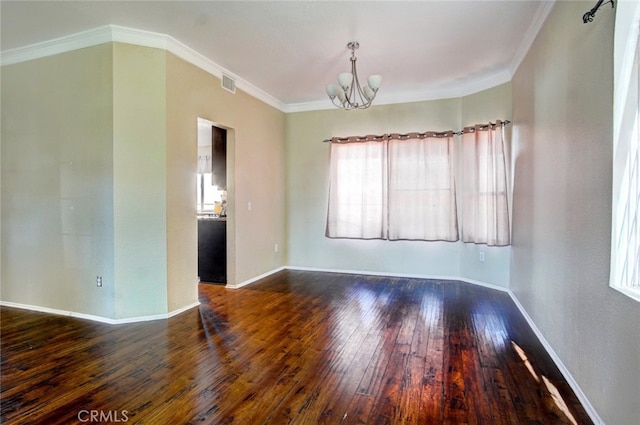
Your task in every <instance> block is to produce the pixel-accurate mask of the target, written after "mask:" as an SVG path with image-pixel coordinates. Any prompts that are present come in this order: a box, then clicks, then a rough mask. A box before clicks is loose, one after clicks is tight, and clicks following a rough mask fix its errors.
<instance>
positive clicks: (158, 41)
mask: <svg viewBox="0 0 640 425" xmlns="http://www.w3.org/2000/svg"><path fill="white" fill-rule="evenodd" d="M555 2H556V0H548V1H542V2H540V5H539V6H538V9H537V12H536V15H535V16H534V19H533V22H532V23H531V25H530V26H529V29H528V30H527V33H526V35H525V37H524V39H523V40H522V43H520V46H519V48H518V50H517V51H516V54H515V56H514V58H513V60H512V61H511V64H510V66H509V68H508V69H507V70H501V71H498V72H495V73H493V74H489V75H486V74H485V75H481V76H478V77H476V78H473V79H469V80H467V81H462V82H460V83H459V85H458V86H456V87H454V88H446V87H432V88H428V89H425V90H414V91H411V92H405V93H395V94H391V93H389V94H384V95H381V96H378V97H377V98H376V106H380V105H391V104H398V103H411V102H423V101H429V100H439V99H450V98H456V97H464V96H468V95H471V94H474V93H477V92H480V91H483V90H486V89H489V88H492V87H495V86H498V85H500V84H504V83H507V82H509V81H511V79H512V78H513V76H514V75H515V72H516V71H517V69H518V67H519V66H520V63H521V62H522V61H523V60H524V58H525V56H526V54H527V52H528V51H529V49H530V48H531V45H532V44H533V42H534V40H535V38H536V36H537V35H538V33H539V32H540V29H541V28H542V26H543V25H544V22H545V21H546V19H547V17H548V16H549V13H550V12H551V10H552V9H553V6H554V5H555ZM109 42H118V43H126V44H133V45H138V46H144V47H151V48H156V49H162V50H165V51H167V52H170V53H172V54H174V55H176V56H177V57H179V58H181V59H183V60H185V61H186V62H189V63H191V64H192V65H194V66H197V67H198V68H200V69H202V70H203V71H205V72H207V73H209V74H211V75H213V76H215V77H217V78H219V79H222V74H223V73H224V74H226V75H228V76H230V77H232V78H233V79H234V80H235V81H236V87H237V88H238V89H240V90H242V91H244V92H245V93H247V94H248V95H250V96H252V97H254V98H256V99H258V100H260V101H262V102H264V103H266V104H267V105H270V106H272V107H274V108H276V109H278V110H280V111H282V112H285V113H290V112H306V111H319V110H329V109H335V107H334V106H333V105H332V104H331V102H329V101H328V100H327V101H324V100H322V101H312V102H301V103H291V104H285V103H283V102H282V101H280V100H279V99H277V98H275V97H274V96H272V95H270V94H269V93H267V92H265V91H264V90H262V89H260V88H259V87H257V86H255V85H254V84H252V83H251V82H249V81H246V80H244V79H242V78H241V77H239V76H237V75H235V74H234V73H233V72H231V71H229V70H227V69H225V68H223V67H221V66H220V65H218V64H217V63H215V62H213V61H212V60H210V59H208V58H207V57H205V56H204V55H202V54H201V53H199V52H197V51H195V50H194V49H192V48H191V47H189V46H187V45H186V44H184V43H182V42H180V41H179V40H176V39H175V38H173V37H171V36H169V35H167V34H161V33H156V32H151V31H144V30H140V29H136V28H128V27H122V26H119V25H106V26H102V27H97V28H93V29H90V30H86V31H82V32H78V33H75V34H71V35H68V36H64V37H59V38H55V39H52V40H47V41H44V42H40V43H34V44H30V45H27V46H24V47H19V48H15V49H10V50H6V51H3V52H0V66H5V65H12V64H16V63H20V62H26V61H29V60H33V59H38V58H43V57H47V56H53V55H57V54H61V53H65V52H70V51H73V50H77V49H82V48H85V47H91V46H95V45H98V44H103V43H109Z"/></svg>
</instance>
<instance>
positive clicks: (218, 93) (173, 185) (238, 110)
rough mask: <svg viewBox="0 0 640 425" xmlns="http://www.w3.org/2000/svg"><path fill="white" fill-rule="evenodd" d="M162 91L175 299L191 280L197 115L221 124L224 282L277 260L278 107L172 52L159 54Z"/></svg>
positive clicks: (190, 288) (280, 232)
mask: <svg viewBox="0 0 640 425" xmlns="http://www.w3.org/2000/svg"><path fill="white" fill-rule="evenodd" d="M167 99H168V100H167V105H168V108H167V147H168V156H167V160H168V163H167V237H168V240H169V243H168V247H169V254H168V255H169V262H168V268H169V281H170V289H169V295H170V296H169V299H170V304H171V303H175V304H176V305H179V304H183V303H184V301H183V297H185V294H189V296H194V295H195V292H194V291H195V286H194V285H193V282H195V281H196V280H197V222H196V191H195V187H196V186H195V185H196V175H195V173H196V158H197V119H198V117H201V118H205V119H207V120H209V121H212V122H214V123H216V124H217V125H219V126H221V127H223V128H227V129H228V134H227V142H228V146H227V164H228V170H227V175H228V179H227V180H228V191H227V192H228V193H227V196H228V202H229V207H228V208H229V218H228V221H227V232H228V234H229V235H230V236H229V237H228V239H229V246H228V257H230V262H229V265H230V268H229V269H228V271H227V272H228V274H229V276H228V277H229V283H230V284H231V285H235V284H241V283H243V282H244V281H246V280H248V279H252V278H254V277H256V276H259V275H261V274H263V273H267V272H270V271H272V270H274V269H277V268H279V267H282V266H284V265H285V260H286V251H285V249H284V245H285V243H286V236H285V232H286V225H285V220H286V211H285V202H284V197H285V195H284V188H285V165H284V161H285V154H284V147H285V146H284V113H283V112H280V111H278V110H277V109H274V108H272V107H270V106H268V105H266V104H265V103H263V102H261V101H259V100H257V99H255V98H254V97H251V96H249V95H247V94H246V93H244V92H242V91H240V90H238V91H237V92H236V94H232V93H230V92H228V91H226V90H224V89H222V88H221V87H220V80H219V79H218V78H216V77H214V76H212V75H211V74H208V73H206V72H204V71H203V70H201V69H199V68H196V67H195V66H193V65H191V64H189V63H187V62H185V61H183V60H181V59H179V58H177V57H175V56H174V55H168V58H167ZM249 202H251V205H252V207H251V210H249V209H248V203H249ZM275 244H278V245H279V250H278V252H277V253H276V252H274V245H275Z"/></svg>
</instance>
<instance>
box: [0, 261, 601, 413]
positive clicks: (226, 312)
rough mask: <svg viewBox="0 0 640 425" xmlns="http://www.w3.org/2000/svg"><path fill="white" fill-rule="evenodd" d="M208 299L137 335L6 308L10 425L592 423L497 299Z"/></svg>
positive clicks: (349, 281)
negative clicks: (108, 424)
mask: <svg viewBox="0 0 640 425" xmlns="http://www.w3.org/2000/svg"><path fill="white" fill-rule="evenodd" d="M200 299H201V302H202V304H201V306H200V307H199V308H194V309H191V310H189V311H186V312H184V313H182V314H180V315H178V316H175V317H172V318H171V319H168V320H159V321H154V322H145V323H135V324H125V325H106V324H99V323H94V322H90V321H86V320H79V319H74V318H69V317H63V316H55V315H49V314H43V313H35V312H29V311H24V310H18V309H12V308H5V307H3V308H2V309H0V314H1V330H2V338H1V341H2V347H1V350H2V365H1V367H2V386H1V403H2V417H1V418H2V423H3V424H47V425H51V424H77V423H97V422H101V423H124V422H126V423H136V424H152V425H156V424H172V425H173V424H187V423H192V424H195V423H206V424H248V425H254V424H278V425H279V424H289V423H291V424H441V423H446V424H466V423H468V424H491V425H494V424H571V423H574V424H590V423H591V421H590V420H589V417H588V415H587V414H586V412H585V410H584V409H583V408H582V406H581V405H580V403H579V401H578V400H577V398H576V397H575V395H574V394H573V392H572V390H571V389H570V387H569V385H568V384H567V383H566V381H565V380H564V378H563V377H562V375H561V374H560V372H559V371H558V370H557V368H556V367H555V365H554V364H553V362H552V361H551V359H550V358H549V356H548V354H547V353H546V352H545V350H544V349H543V347H542V345H541V344H540V343H539V341H538V340H537V338H536V337H535V334H534V333H533V331H532V330H531V329H530V328H529V326H528V324H527V323H526V321H525V320H524V318H523V317H522V316H521V314H520V313H519V311H518V310H517V308H516V306H515V305H514V304H513V302H512V301H511V299H510V298H509V296H508V295H507V294H506V293H503V292H500V291H495V290H491V289H487V288H483V287H478V286H474V285H471V284H466V283H462V282H454V281H434V280H423V279H401V278H385V277H372V276H359V275H347V274H333V273H317V272H302V271H282V272H279V273H276V274H274V275H272V276H270V277H268V278H266V279H263V280H261V281H260V282H257V283H254V284H252V285H250V286H248V287H245V288H242V289H237V290H230V289H226V288H224V287H220V286H216V285H202V284H201V285H200ZM93 419H95V421H94V420H93Z"/></svg>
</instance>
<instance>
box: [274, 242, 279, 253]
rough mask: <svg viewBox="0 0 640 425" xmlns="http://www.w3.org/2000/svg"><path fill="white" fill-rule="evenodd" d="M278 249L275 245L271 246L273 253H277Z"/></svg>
mask: <svg viewBox="0 0 640 425" xmlns="http://www.w3.org/2000/svg"><path fill="white" fill-rule="evenodd" d="M278 249H279V247H278V244H275V245H274V246H273V252H278Z"/></svg>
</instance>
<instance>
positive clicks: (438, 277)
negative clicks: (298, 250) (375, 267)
mask: <svg viewBox="0 0 640 425" xmlns="http://www.w3.org/2000/svg"><path fill="white" fill-rule="evenodd" d="M285 268H286V269H287V270H301V271H310V272H323V273H345V274H363V275H370V276H389V277H401V278H408V279H431V280H457V281H459V282H465V283H471V284H473V285H478V286H484V287H486V288H490V289H496V290H498V291H502V292H509V289H507V288H505V287H503V286H499V285H494V284H492V283H486V282H482V281H479V280H473V279H467V278H465V277H459V276H442V275H424V274H408V273H387V272H372V271H366V270H342V269H323V268H314V267H298V266H286V267H285Z"/></svg>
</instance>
